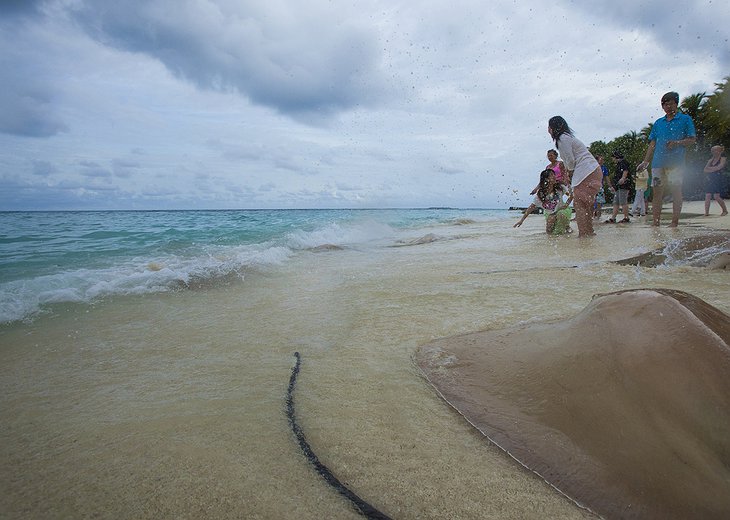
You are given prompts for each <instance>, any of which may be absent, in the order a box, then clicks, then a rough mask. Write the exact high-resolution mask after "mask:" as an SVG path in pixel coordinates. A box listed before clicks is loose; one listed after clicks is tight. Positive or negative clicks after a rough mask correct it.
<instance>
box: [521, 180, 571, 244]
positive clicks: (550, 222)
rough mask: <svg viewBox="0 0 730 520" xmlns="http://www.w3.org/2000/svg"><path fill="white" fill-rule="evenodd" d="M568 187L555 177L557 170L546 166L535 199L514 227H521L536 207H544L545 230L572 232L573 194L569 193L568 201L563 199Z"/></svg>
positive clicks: (556, 233)
mask: <svg viewBox="0 0 730 520" xmlns="http://www.w3.org/2000/svg"><path fill="white" fill-rule="evenodd" d="M566 191H567V190H566V188H565V186H563V184H562V183H560V182H558V180H557V179H556V178H555V172H554V171H553V170H552V169H550V168H546V169H544V170H543V171H542V172H541V173H540V184H538V185H537V194H536V195H535V201H534V202H533V203H532V204H530V207H529V208H527V209H526V210H525V212H524V213H523V214H522V218H521V219H520V220H519V221H518V222H517V223H516V224H515V225H514V226H512V227H520V226H521V225H522V223H523V222H524V221H525V219H526V218H527V217H528V216H529V215H530V213H532V212H533V211H534V210H535V208H542V209H543V214H544V215H545V232H546V233H548V234H550V235H562V234H564V233H570V217H571V215H572V212H571V211H570V207H569V205H570V201H571V200H572V195H570V193H568V201H567V202H564V201H563V196H564V195H565V194H566Z"/></svg>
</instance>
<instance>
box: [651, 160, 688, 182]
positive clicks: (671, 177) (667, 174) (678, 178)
mask: <svg viewBox="0 0 730 520" xmlns="http://www.w3.org/2000/svg"><path fill="white" fill-rule="evenodd" d="M683 177H684V165H679V166H671V167H668V168H652V169H651V185H652V186H662V185H667V184H669V185H671V186H681V185H682V178H683Z"/></svg>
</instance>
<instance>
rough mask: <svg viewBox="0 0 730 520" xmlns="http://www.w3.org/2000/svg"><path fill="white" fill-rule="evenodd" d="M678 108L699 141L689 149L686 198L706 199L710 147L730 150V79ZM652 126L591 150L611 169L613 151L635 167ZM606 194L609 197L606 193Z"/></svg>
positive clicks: (728, 187) (728, 178) (729, 187)
mask: <svg viewBox="0 0 730 520" xmlns="http://www.w3.org/2000/svg"><path fill="white" fill-rule="evenodd" d="M679 108H680V110H681V111H682V112H684V113H685V114H688V115H689V116H690V117H691V118H692V119H693V121H694V123H695V128H696V130H697V142H696V143H695V144H694V146H692V147H690V148H689V149H688V150H687V172H688V173H687V175H686V177H685V179H684V188H683V190H684V196H685V198H686V199H688V200H699V199H703V198H704V181H705V175H704V173H703V171H702V170H703V168H704V166H705V163H706V162H707V159H708V158H709V156H710V148H711V147H713V146H715V145H718V144H719V145H723V146H724V147H725V150H726V152H728V151H730V76H728V77H726V78H725V80H724V81H723V82H721V83H716V84H715V91H714V92H713V93H711V94H707V93H706V92H702V93H698V94H692V95H690V96H687V97H686V98H684V99H682V101H681V102H680V105H679ZM651 127H652V123H649V124H648V125H647V126H646V127H644V128H642V129H641V130H640V131H639V132H634V131H631V132H627V133H625V134H624V135H622V136H619V137H616V138H615V139H613V140H612V141H610V142H608V143H606V142H603V141H595V142H593V143H591V145H590V146H589V149H590V151H591V153H593V155H602V156H604V157H605V158H606V165H607V166H608V167H609V170H612V168H613V162H612V161H611V160H610V157H611V152H613V151H614V150H618V151H619V152H621V153H622V154H623V155H624V157H625V158H626V160H627V161H628V162H629V164H631V165H632V166H635V165H637V164H639V163H640V162H641V161H642V160H643V159H644V153H645V152H646V147H647V146H648V145H649V133H650V132H651ZM606 195H609V193H608V192H607V193H606ZM722 195H723V197H724V198H728V197H730V174H728V172H726V175H725V185H724V192H723V193H722Z"/></svg>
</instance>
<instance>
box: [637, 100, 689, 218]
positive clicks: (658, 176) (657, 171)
mask: <svg viewBox="0 0 730 520" xmlns="http://www.w3.org/2000/svg"><path fill="white" fill-rule="evenodd" d="M678 106H679V94H677V93H676V92H667V93H666V94H664V95H663V96H662V108H663V109H664V112H665V113H666V115H665V116H664V117H661V118H659V119H657V120H656V122H655V123H654V126H653V127H652V129H651V133H650V134H649V147H648V148H647V149H646V155H645V156H644V161H643V162H642V163H641V164H639V166H638V170H639V171H641V170H644V169H645V168H646V167H647V166H648V165H649V161H651V175H652V192H653V199H652V205H651V206H652V216H653V217H654V225H655V226H658V225H659V220H660V218H661V214H662V198H663V197H664V187H665V186H669V189H671V190H672V199H673V200H672V223H671V224H670V225H669V227H677V226H678V225H679V214H680V213H681V212H682V177H683V176H684V169H685V168H684V153H685V150H686V147H687V146H689V145H691V144H693V143H694V142H695V141H696V140H697V133H696V132H695V125H694V122H693V121H692V118H691V117H689V116H688V115H687V114H684V113H682V112H678V111H677V108H678Z"/></svg>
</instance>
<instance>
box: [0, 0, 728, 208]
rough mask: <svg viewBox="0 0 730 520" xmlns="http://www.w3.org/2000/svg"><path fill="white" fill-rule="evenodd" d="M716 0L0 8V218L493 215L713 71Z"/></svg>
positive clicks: (164, 0)
mask: <svg viewBox="0 0 730 520" xmlns="http://www.w3.org/2000/svg"><path fill="white" fill-rule="evenodd" d="M729 39H730V10H729V9H728V8H727V5H726V4H725V2H724V1H721V0H688V1H687V0H685V1H683V2H679V1H678V0H668V1H667V0H664V1H656V0H646V1H642V0H614V1H612V2H606V1H605V0H553V1H551V2H545V1H543V0H520V1H516V0H490V1H489V2H485V1H484V0H474V1H460V0H452V1H448V2H447V1H436V0H422V1H420V2H414V1H412V0H382V1H381V0H371V1H352V2H344V1H338V0H125V1H117V0H47V1H40V0H39V1H32V0H0V67H2V70H3V78H4V80H3V87H2V89H0V186H1V188H0V210H16V209H168V208H175V209H188V208H190V209H195V208H343V207H352V208H365V207H368V208H369V207H376V208H377V207H427V206H452V207H481V208H500V207H507V206H510V205H522V204H525V203H527V202H528V201H529V196H528V192H529V191H530V189H531V188H532V187H533V186H534V185H535V183H536V180H537V177H538V174H539V171H540V170H541V169H542V168H543V166H544V165H545V163H546V160H545V152H546V150H547V149H548V148H551V147H552V142H551V141H550V139H549V136H548V135H547V132H546V124H547V120H548V119H549V118H550V117H551V116H553V115H558V114H559V115H562V116H563V117H565V118H566V119H567V120H568V122H569V124H570V125H571V126H572V127H573V129H574V130H575V132H576V135H577V137H578V138H580V139H581V140H583V141H584V142H585V143H586V144H589V143H590V142H592V141H596V140H610V139H612V138H614V137H616V136H618V135H621V134H623V133H625V132H626V131H630V130H635V131H639V130H640V129H641V128H643V127H644V126H646V124H647V123H649V122H650V121H653V120H654V119H656V118H657V117H660V116H661V115H662V114H663V113H662V111H661V108H660V105H659V98H660V97H661V95H662V94H663V93H664V92H666V91H668V90H676V91H678V92H679V93H680V95H681V96H682V97H684V96H685V95H688V94H692V93H697V92H705V91H706V92H708V93H709V92H712V91H714V88H715V85H714V84H715V83H716V82H719V81H722V80H723V78H724V77H725V76H728V75H730V41H729Z"/></svg>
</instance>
